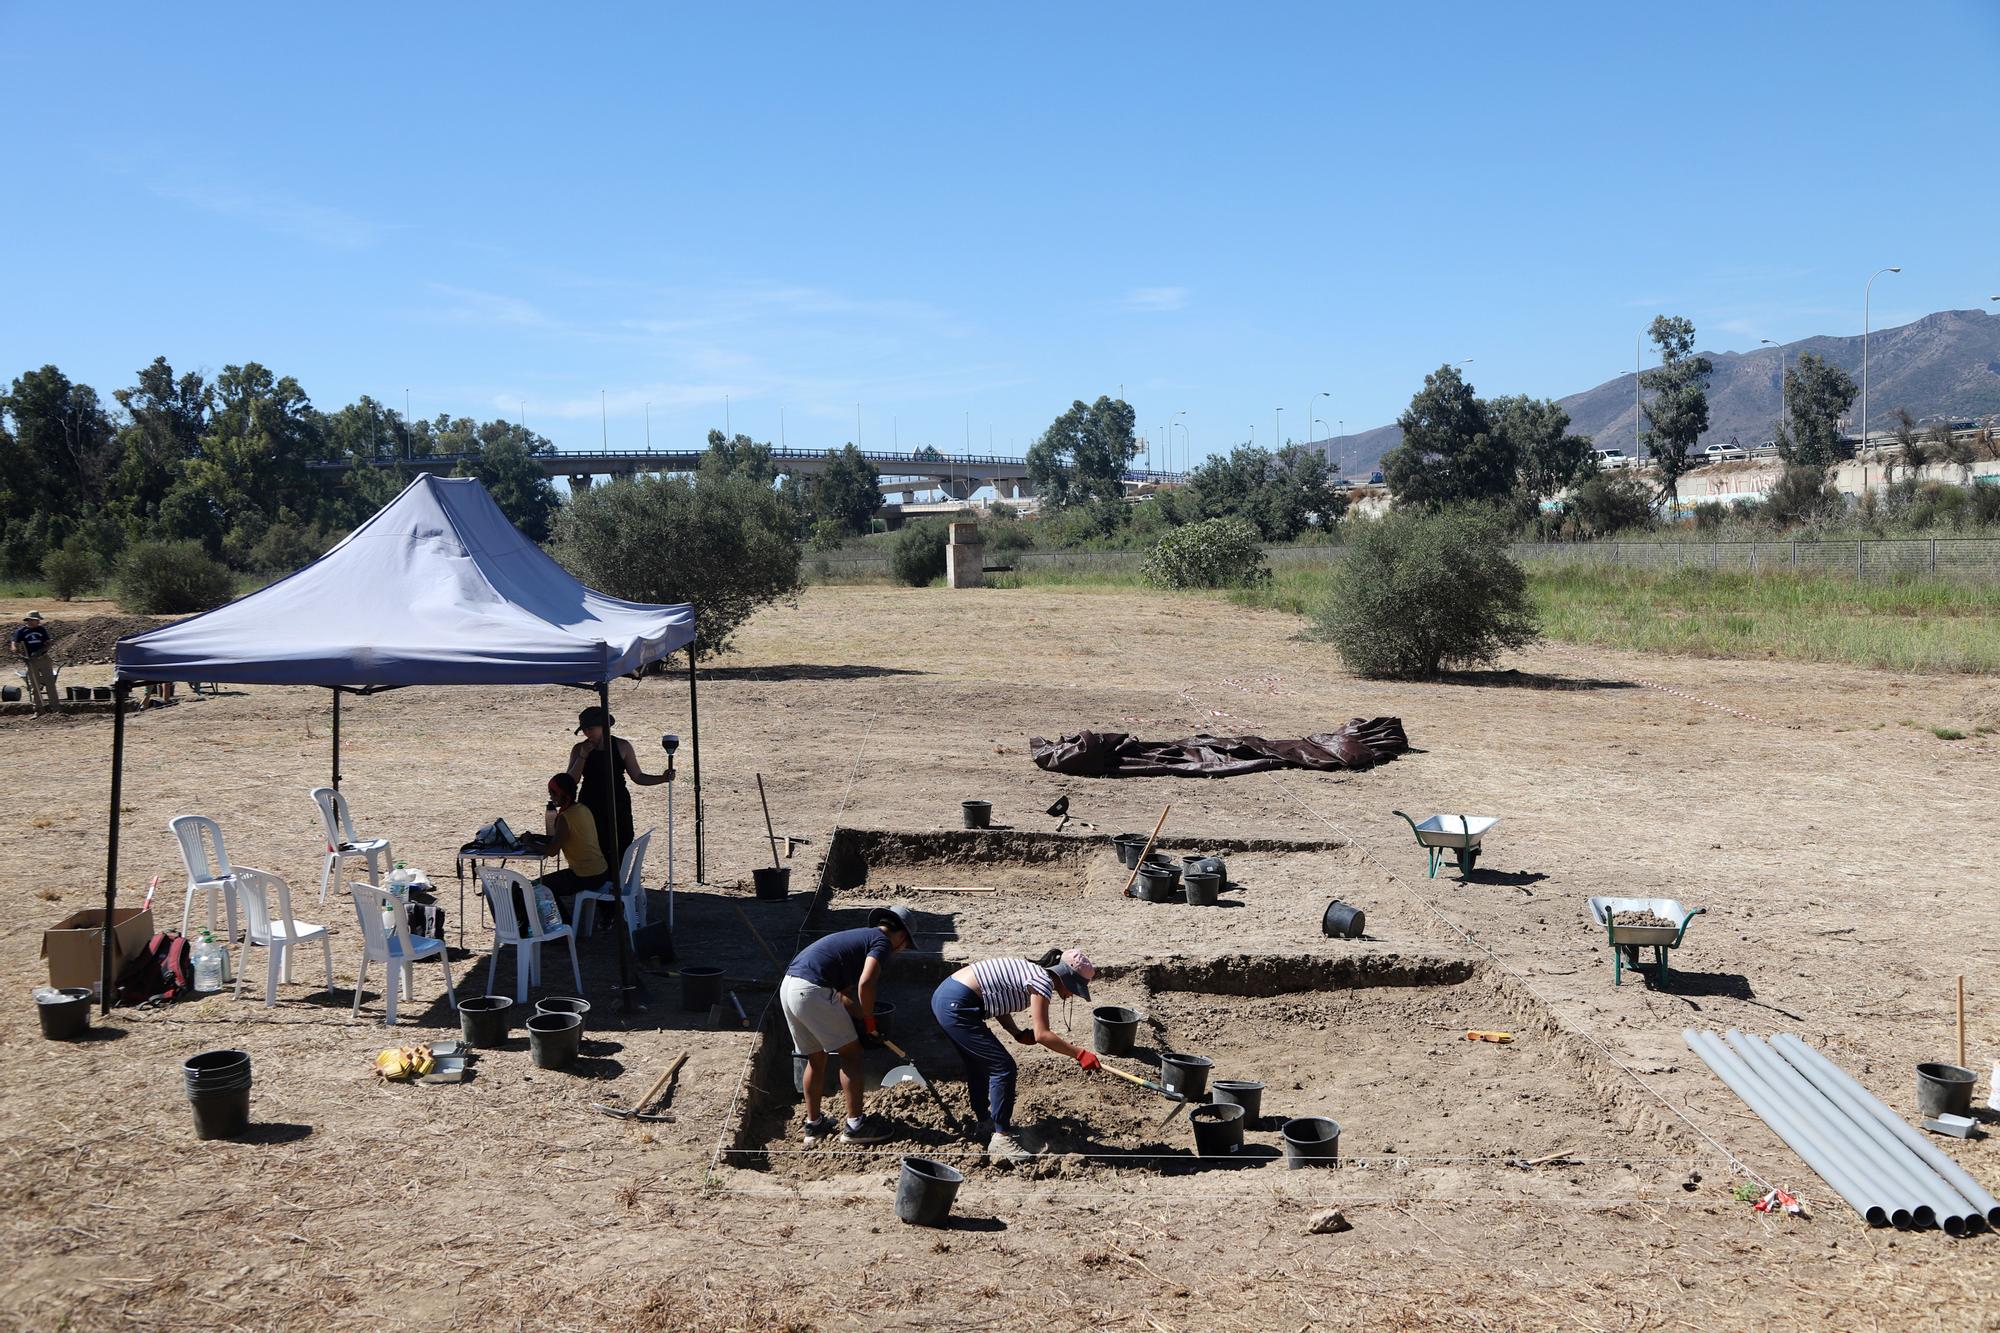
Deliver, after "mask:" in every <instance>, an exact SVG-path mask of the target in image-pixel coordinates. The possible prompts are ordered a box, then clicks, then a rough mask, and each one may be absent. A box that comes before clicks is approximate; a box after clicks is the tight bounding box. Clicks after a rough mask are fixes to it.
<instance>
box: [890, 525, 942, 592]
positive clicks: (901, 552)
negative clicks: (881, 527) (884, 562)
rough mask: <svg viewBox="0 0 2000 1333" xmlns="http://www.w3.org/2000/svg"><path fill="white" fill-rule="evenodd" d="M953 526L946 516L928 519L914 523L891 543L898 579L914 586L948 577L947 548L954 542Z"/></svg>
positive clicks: (892, 559) (906, 527) (922, 586)
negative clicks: (946, 520) (944, 517)
mask: <svg viewBox="0 0 2000 1333" xmlns="http://www.w3.org/2000/svg"><path fill="white" fill-rule="evenodd" d="M950 541H951V529H950V527H949V526H948V525H947V524H946V523H945V522H944V520H943V519H937V518H927V519H923V520H922V521H920V522H917V523H911V524H909V525H907V526H905V527H904V528H903V530H902V531H901V532H898V533H897V534H896V539H895V540H894V541H892V542H890V543H889V568H890V569H892V570H893V571H895V575H896V580H897V582H899V583H904V584H907V585H908V586H910V587H912V588H927V587H929V586H930V584H931V581H932V580H933V579H941V578H943V577H944V571H945V563H946V562H945V553H944V548H945V547H946V546H947V545H949V544H950Z"/></svg>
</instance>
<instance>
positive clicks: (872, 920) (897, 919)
mask: <svg viewBox="0 0 2000 1333" xmlns="http://www.w3.org/2000/svg"><path fill="white" fill-rule="evenodd" d="M868 924H869V925H871V926H887V927H888V928H889V929H891V930H900V931H902V932H903V933H904V934H905V935H908V936H909V937H910V939H911V941H912V942H914V941H915V940H916V938H917V932H916V930H915V929H913V927H914V926H915V925H916V917H915V915H914V914H913V913H912V912H911V911H910V909H909V908H907V907H877V908H874V909H873V910H871V911H870V912H869V913H868Z"/></svg>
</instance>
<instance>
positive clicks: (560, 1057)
mask: <svg viewBox="0 0 2000 1333" xmlns="http://www.w3.org/2000/svg"><path fill="white" fill-rule="evenodd" d="M582 1048H583V1019H582V1018H581V1017H580V1016H579V1015H576V1014H536V1015H535V1016H534V1017H533V1018H531V1019H529V1020H528V1058H529V1059H530V1060H533V1061H534V1062H535V1068H537V1069H566V1068H568V1067H569V1064H570V1062H571V1061H573V1060H575V1059H576V1053H577V1052H578V1051H579V1050H581V1049H582Z"/></svg>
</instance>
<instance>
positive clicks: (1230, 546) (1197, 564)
mask: <svg viewBox="0 0 2000 1333" xmlns="http://www.w3.org/2000/svg"><path fill="white" fill-rule="evenodd" d="M1139 576H1140V577H1141V578H1143V579H1145V580H1146V582H1148V583H1150V584H1152V585H1153V586H1154V587H1155V588H1247V587H1249V586H1250V585H1251V584H1253V583H1256V582H1258V581H1259V580H1261V579H1267V578H1269V577H1270V576H1271V571H1270V570H1269V569H1267V568H1265V566H1264V549H1263V547H1261V546H1259V545H1258V543H1257V528H1256V526H1255V525H1254V524H1252V523H1250V522H1248V521H1246V520H1244V519H1240V518H1209V519H1203V520H1202V521H1201V522H1199V523H1190V524H1188V525H1187V526H1186V527H1184V528H1175V529H1174V530H1173V531H1172V532H1169V533H1168V534H1167V535H1166V536H1164V537H1162V538H1160V540H1159V542H1158V543H1156V544H1155V545H1154V547H1153V550H1152V552H1151V554H1149V555H1148V556H1147V557H1146V560H1145V563H1144V564H1142V565H1140V566H1139Z"/></svg>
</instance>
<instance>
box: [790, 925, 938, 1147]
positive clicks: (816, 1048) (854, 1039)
mask: <svg viewBox="0 0 2000 1333" xmlns="http://www.w3.org/2000/svg"><path fill="white" fill-rule="evenodd" d="M909 947H910V913H909V910H908V909H907V908H902V907H878V908H876V909H875V910H874V911H872V912H870V913H869V914H868V924H867V925H865V926H859V927H856V928H855V929H853V930H839V931H835V932H834V933H833V934H831V935H823V936H821V937H820V938H819V939H817V940H814V941H813V942H812V943H811V944H808V945H807V946H806V947H805V948H804V949H802V950H800V951H799V956H798V957H796V958H794V959H792V963H791V966H790V967H788V968H786V969H785V980H784V984H783V985H782V986H780V987H779V988H778V1001H779V1005H780V1007H782V1008H783V1009H784V1011H785V1025H786V1026H787V1027H789V1028H790V1029H791V1032H792V1049H793V1050H795V1051H797V1052H798V1053H799V1054H800V1055H803V1056H804V1057H805V1058H806V1077H805V1085H806V1086H805V1094H806V1124H805V1141H806V1146H807V1147H808V1148H810V1147H812V1146H813V1145H814V1144H817V1143H818V1142H819V1141H820V1140H821V1139H824V1138H826V1137H827V1136H828V1135H830V1134H832V1133H834V1132H835V1130H836V1128H837V1129H838V1130H839V1133H840V1141H841V1142H842V1143H881V1142H884V1141H885V1140H887V1139H888V1137H889V1130H888V1127H887V1126H886V1125H884V1124H883V1123H882V1122H881V1121H880V1120H879V1119H877V1118H876V1117H874V1116H868V1115H864V1114H863V1111H862V1069H861V1036H860V1033H859V1032H857V1031H856V1030H855V1023H856V1020H857V1019H858V1020H859V1022H860V1025H861V1031H862V1032H866V1033H867V1034H868V1035H869V1036H870V1037H873V1036H875V1035H876V1032H875V987H876V985H877V983H878V982H880V981H881V979H882V965H883V964H884V963H886V962H888V961H889V957H890V955H892V954H895V953H900V952H901V951H902V950H904V949H907V948H909ZM828 1051H833V1052H836V1053H837V1054H838V1055H839V1056H840V1091H841V1094H842V1097H843V1098H844V1099H845V1101H846V1102H847V1123H846V1124H844V1125H836V1124H835V1121H834V1118H833V1117H832V1116H830V1115H821V1114H820V1106H819V1103H820V1081H821V1079H822V1078H823V1077H824V1076H825V1074H826V1056H827V1052H828Z"/></svg>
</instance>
